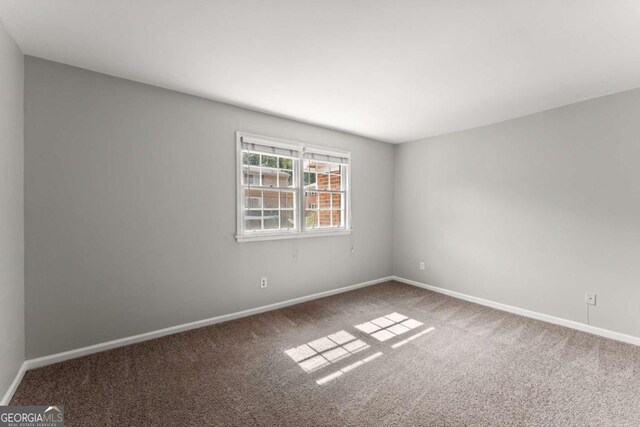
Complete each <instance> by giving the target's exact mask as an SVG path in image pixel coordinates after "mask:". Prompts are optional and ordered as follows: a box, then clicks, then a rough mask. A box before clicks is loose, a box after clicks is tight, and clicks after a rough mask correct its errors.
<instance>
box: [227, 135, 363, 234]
mask: <svg viewBox="0 0 640 427" xmlns="http://www.w3.org/2000/svg"><path fill="white" fill-rule="evenodd" d="M237 151H238V166H237V167H238V225H237V227H238V230H237V235H236V238H237V240H238V241H251V240H268V239H282V238H292V237H310V236H320V235H330V234H345V233H349V232H350V228H349V226H350V225H349V214H350V211H349V208H350V205H349V195H350V194H349V166H350V154H349V153H346V152H340V151H332V150H326V149H324V148H316V147H312V146H307V145H304V144H300V143H295V142H290V141H282V140H277V139H273V138H267V137H261V136H256V135H250V134H246V133H241V132H238V133H237Z"/></svg>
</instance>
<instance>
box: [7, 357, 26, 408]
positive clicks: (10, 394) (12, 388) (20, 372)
mask: <svg viewBox="0 0 640 427" xmlns="http://www.w3.org/2000/svg"><path fill="white" fill-rule="evenodd" d="M26 371H27V364H26V362H22V365H20V369H18V373H17V374H16V377H15V378H14V379H13V382H12V383H11V385H10V386H9V389H8V390H7V392H6V393H5V394H4V397H3V398H2V400H0V406H4V405H8V404H9V402H11V398H12V397H13V394H14V393H15V392H16V389H17V388H18V384H20V381H22V377H24V373H25V372H26Z"/></svg>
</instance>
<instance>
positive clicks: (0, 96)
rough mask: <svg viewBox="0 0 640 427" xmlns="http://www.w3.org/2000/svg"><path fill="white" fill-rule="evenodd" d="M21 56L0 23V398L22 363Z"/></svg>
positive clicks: (22, 63) (22, 74)
mask: <svg viewBox="0 0 640 427" xmlns="http://www.w3.org/2000/svg"><path fill="white" fill-rule="evenodd" d="M23 88H24V59H23V56H22V52H21V51H20V49H19V48H18V46H17V45H16V44H15V43H14V42H13V40H12V39H11V37H9V35H8V34H7V32H6V31H5V30H4V27H3V26H2V23H1V22H0V399H2V397H3V396H4V394H5V392H6V391H7V389H8V388H9V386H10V384H11V383H12V382H13V379H14V378H15V376H16V373H17V372H18V369H19V368H20V365H22V362H23V361H24V191H23V190H24V185H23V184H24V180H23V164H24V163H23V154H24V144H23V129H24V124H23V108H22V106H23Z"/></svg>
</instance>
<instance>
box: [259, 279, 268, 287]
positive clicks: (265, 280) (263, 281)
mask: <svg viewBox="0 0 640 427" xmlns="http://www.w3.org/2000/svg"><path fill="white" fill-rule="evenodd" d="M260 287H261V288H266V287H267V278H266V277H261V278H260Z"/></svg>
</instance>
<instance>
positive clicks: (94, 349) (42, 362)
mask: <svg viewBox="0 0 640 427" xmlns="http://www.w3.org/2000/svg"><path fill="white" fill-rule="evenodd" d="M389 280H392V278H391V276H388V277H382V278H380V279H375V280H369V281H368V282H362V283H357V284H355V285H350V286H345V287H342V288H338V289H332V290H329V291H324V292H318V293H315V294H312V295H307V296H303V297H298V298H293V299H290V300H287V301H282V302H277V303H274V304H268V305H263V306H261V307H256V308H250V309H247V310H242V311H238V312H235V313H230V314H224V315H222V316H216V317H211V318H209V319H203V320H197V321H195V322H190V323H184V324H182V325H177V326H171V327H168V328H164V329H159V330H156V331H151V332H145V333H143V334H139V335H133V336H130V337H126V338H120V339H117V340H113V341H107V342H104V343H100V344H94V345H90V346H87V347H82V348H78V349H75V350H69V351H64V352H62V353H56V354H52V355H49V356H43V357H38V358H35V359H29V360H26V361H25V366H26V369H27V370H29V369H36V368H41V367H43V366H47V365H52V364H54V363H58V362H63V361H65V360H69V359H75V358H77V357H82V356H86V355H89V354H93V353H98V352H100V351H105V350H111V349H113V348H117V347H123V346H125V345H130V344H135V343H139V342H142V341H147V340H151V339H154V338H160V337H164V336H167V335H172V334H177V333H179V332H184V331H188V330H191V329H197V328H202V327H204V326H210V325H215V324H216V323H222V322H226V321H229V320H233V319H239V318H241V317H246V316H251V315H254V314H259V313H264V312H267V311H272V310H277V309H279V308H283V307H288V306H290V305H295V304H300V303H302V302H307V301H312V300H315V299H319V298H324V297H328V296H331V295H336V294H340V293H343V292H348V291H353V290H355V289H359V288H364V287H367V286H371V285H376V284H378V283H383V282H387V281H389ZM16 386H17V385H16Z"/></svg>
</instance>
